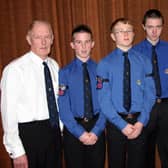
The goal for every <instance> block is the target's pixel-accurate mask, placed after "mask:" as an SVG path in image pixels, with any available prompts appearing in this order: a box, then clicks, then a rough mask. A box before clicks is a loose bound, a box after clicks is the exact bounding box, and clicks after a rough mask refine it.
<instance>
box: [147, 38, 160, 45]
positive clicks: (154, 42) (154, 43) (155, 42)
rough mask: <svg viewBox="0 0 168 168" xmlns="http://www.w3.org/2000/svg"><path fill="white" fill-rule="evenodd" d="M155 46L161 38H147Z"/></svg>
mask: <svg viewBox="0 0 168 168" xmlns="http://www.w3.org/2000/svg"><path fill="white" fill-rule="evenodd" d="M146 39H147V40H148V41H149V42H150V43H151V44H152V45H153V46H155V45H156V44H157V43H158V41H159V39H157V40H155V41H152V40H150V39H149V38H146Z"/></svg>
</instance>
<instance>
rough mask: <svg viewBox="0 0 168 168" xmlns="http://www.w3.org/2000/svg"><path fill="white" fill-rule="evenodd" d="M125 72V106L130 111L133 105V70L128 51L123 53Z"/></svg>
mask: <svg viewBox="0 0 168 168" xmlns="http://www.w3.org/2000/svg"><path fill="white" fill-rule="evenodd" d="M123 56H124V72H123V106H124V108H125V109H126V110H127V112H129V110H130V107H131V71H130V61H129V59H128V52H124V53H123Z"/></svg>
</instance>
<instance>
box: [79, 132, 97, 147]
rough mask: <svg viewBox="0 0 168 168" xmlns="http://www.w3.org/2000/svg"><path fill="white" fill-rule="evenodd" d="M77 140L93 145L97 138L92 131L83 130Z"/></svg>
mask: <svg viewBox="0 0 168 168" xmlns="http://www.w3.org/2000/svg"><path fill="white" fill-rule="evenodd" d="M79 140H80V141H81V142H82V143H83V144H84V145H94V144H95V143H96V141H97V140H98V137H97V135H96V134H95V133H93V132H86V131H85V132H84V133H83V134H82V135H81V136H80V137H79Z"/></svg>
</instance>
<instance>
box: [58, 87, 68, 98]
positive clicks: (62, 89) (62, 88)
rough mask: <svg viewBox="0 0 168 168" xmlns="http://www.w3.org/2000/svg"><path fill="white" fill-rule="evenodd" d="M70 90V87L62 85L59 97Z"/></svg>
mask: <svg viewBox="0 0 168 168" xmlns="http://www.w3.org/2000/svg"><path fill="white" fill-rule="evenodd" d="M67 89H68V86H66V85H64V84H61V85H59V96H63V95H64V94H65V92H66V90H67Z"/></svg>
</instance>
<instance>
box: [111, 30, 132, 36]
mask: <svg viewBox="0 0 168 168" xmlns="http://www.w3.org/2000/svg"><path fill="white" fill-rule="evenodd" d="M125 33H126V34H131V33H133V30H118V31H114V34H122V35H123V34H125Z"/></svg>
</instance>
